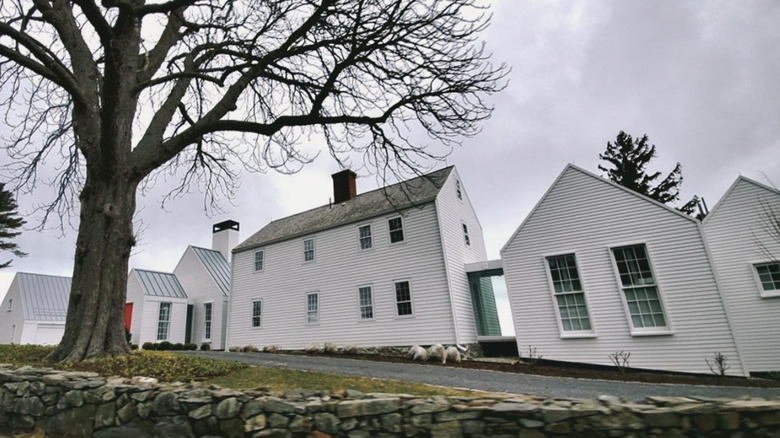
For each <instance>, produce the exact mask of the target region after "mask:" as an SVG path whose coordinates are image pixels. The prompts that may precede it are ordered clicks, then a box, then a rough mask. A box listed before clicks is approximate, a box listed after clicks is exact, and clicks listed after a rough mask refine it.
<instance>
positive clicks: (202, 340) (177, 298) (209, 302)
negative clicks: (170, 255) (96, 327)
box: [125, 220, 239, 350]
mask: <svg viewBox="0 0 780 438" xmlns="http://www.w3.org/2000/svg"><path fill="white" fill-rule="evenodd" d="M238 231H239V224H238V222H235V221H232V220H229V221H224V222H220V223H218V224H215V225H214V227H213V230H212V248H213V249H207V248H200V247H196V246H188V247H187V248H186V249H185V250H184V254H182V257H181V259H179V262H178V264H177V265H176V268H175V269H174V271H173V273H167V272H156V271H148V270H143V269H133V270H132V271H130V276H129V278H128V282H127V283H128V284H127V299H126V304H125V327H126V328H127V329H128V330H129V331H130V333H131V334H132V341H131V342H133V343H136V344H143V343H145V342H153V343H156V342H162V341H168V342H172V343H189V342H192V343H195V344H198V345H199V346H200V345H203V344H208V345H209V346H210V348H211V349H213V350H220V349H223V348H224V345H225V334H226V330H225V328H226V323H227V299H228V298H227V297H228V293H229V291H230V263H229V262H228V259H229V257H230V250H231V249H232V248H233V247H235V246H236V244H237V243H238Z"/></svg>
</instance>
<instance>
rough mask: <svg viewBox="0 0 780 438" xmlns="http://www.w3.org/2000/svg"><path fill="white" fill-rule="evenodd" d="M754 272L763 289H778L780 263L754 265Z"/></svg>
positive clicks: (779, 285)
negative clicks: (756, 273)
mask: <svg viewBox="0 0 780 438" xmlns="http://www.w3.org/2000/svg"><path fill="white" fill-rule="evenodd" d="M756 272H758V278H759V279H760V280H761V287H762V288H763V289H764V290H780V263H765V264H761V265H756Z"/></svg>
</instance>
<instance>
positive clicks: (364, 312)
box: [358, 286, 374, 320]
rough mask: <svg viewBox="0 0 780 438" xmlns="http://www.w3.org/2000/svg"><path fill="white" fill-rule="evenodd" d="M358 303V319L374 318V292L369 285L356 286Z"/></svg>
mask: <svg viewBox="0 0 780 438" xmlns="http://www.w3.org/2000/svg"><path fill="white" fill-rule="evenodd" d="M358 303H359V306H360V319H361V320H366V319H374V294H373V292H372V290H371V286H363V287H359V288H358Z"/></svg>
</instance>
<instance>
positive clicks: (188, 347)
mask: <svg viewBox="0 0 780 438" xmlns="http://www.w3.org/2000/svg"><path fill="white" fill-rule="evenodd" d="M184 349H185V350H189V351H195V350H197V349H198V344H193V343H192V342H188V343H186V344H184Z"/></svg>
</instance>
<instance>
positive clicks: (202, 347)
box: [200, 342, 211, 351]
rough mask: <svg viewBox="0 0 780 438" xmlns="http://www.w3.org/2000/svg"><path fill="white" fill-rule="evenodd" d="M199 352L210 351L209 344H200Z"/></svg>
mask: <svg viewBox="0 0 780 438" xmlns="http://www.w3.org/2000/svg"><path fill="white" fill-rule="evenodd" d="M200 351H211V344H209V343H208V342H204V343H202V344H200Z"/></svg>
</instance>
